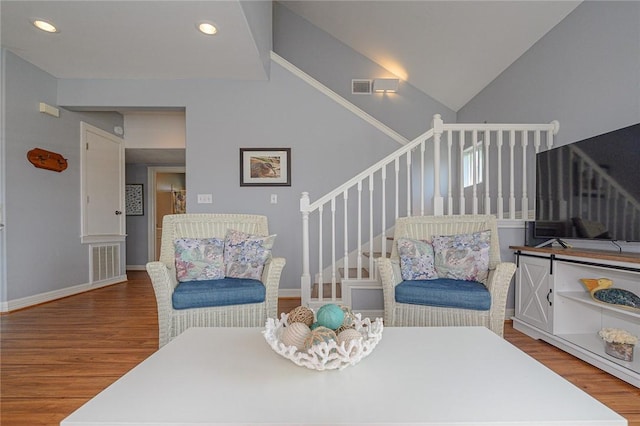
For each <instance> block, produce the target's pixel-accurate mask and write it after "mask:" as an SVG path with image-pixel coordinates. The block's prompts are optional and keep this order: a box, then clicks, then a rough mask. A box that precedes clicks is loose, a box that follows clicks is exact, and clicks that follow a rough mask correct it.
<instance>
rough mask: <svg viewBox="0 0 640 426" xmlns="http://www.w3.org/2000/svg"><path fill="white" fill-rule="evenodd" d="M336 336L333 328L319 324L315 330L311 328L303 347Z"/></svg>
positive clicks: (329, 339)
mask: <svg viewBox="0 0 640 426" xmlns="http://www.w3.org/2000/svg"><path fill="white" fill-rule="evenodd" d="M337 338H338V336H336V333H335V332H334V331H333V330H331V329H329V328H327V327H323V326H320V327H318V328H316V329H315V330H311V332H310V333H309V335H308V336H307V338H306V339H305V340H304V347H305V348H306V349H309V348H311V347H312V346H314V345H317V344H318V343H322V342H329V341H331V340H337Z"/></svg>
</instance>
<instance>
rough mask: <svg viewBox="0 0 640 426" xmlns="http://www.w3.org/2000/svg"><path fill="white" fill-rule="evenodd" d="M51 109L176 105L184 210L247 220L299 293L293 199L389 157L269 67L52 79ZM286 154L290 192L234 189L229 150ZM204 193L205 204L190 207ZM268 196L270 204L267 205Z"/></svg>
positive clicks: (379, 142) (353, 121)
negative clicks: (219, 76)
mask: <svg viewBox="0 0 640 426" xmlns="http://www.w3.org/2000/svg"><path fill="white" fill-rule="evenodd" d="M58 102H59V103H60V104H62V105H68V106H74V107H82V108H85V107H109V106H122V107H127V106H145V107H156V106H184V107H186V135H187V139H186V145H187V146H186V170H187V176H186V180H187V210H188V212H189V213H198V212H212V213H216V212H223V213H255V214H264V215H267V216H268V218H269V228H270V231H271V232H272V233H275V234H278V237H277V239H276V244H275V247H274V255H275V256H283V257H285V258H286V259H287V266H286V268H285V270H284V272H283V277H282V280H281V288H288V289H299V287H300V276H301V274H302V270H301V265H302V259H301V257H300V252H301V242H302V236H301V229H302V220H301V215H300V212H299V200H300V195H301V193H302V192H303V191H308V192H310V194H311V197H312V200H314V199H316V198H318V197H320V196H321V195H324V194H325V193H326V192H328V191H330V190H331V189H333V188H334V187H336V186H338V185H339V184H341V183H343V182H344V181H345V180H347V179H349V178H351V177H352V176H354V175H355V174H357V173H358V172H360V171H361V170H363V169H365V168H366V167H368V166H370V165H371V164H373V163H375V162H376V161H378V160H379V159H381V158H382V157H384V156H385V155H387V154H389V153H390V152H392V151H393V150H395V149H396V148H397V147H398V145H397V143H396V142H394V141H392V140H391V139H390V138H389V137H387V136H386V135H383V134H382V133H381V132H379V131H378V130H376V129H374V128H373V127H372V126H371V125H369V124H368V123H366V122H365V121H363V120H361V119H360V118H358V117H356V116H354V115H353V114H352V113H351V112H349V111H347V110H346V109H344V108H343V107H341V106H340V105H338V104H337V103H336V102H334V101H333V100H331V99H329V98H327V97H326V96H325V95H323V94H321V93H320V92H318V91H317V90H316V89H314V88H312V87H311V86H309V85H308V84H307V83H305V82H303V81H302V80H300V79H299V78H297V77H295V76H294V75H292V74H291V73H290V72H289V71H286V70H285V69H283V68H282V67H280V66H279V65H277V64H275V63H272V64H271V80H270V81H259V82H247V81H242V82H235V81H218V80H210V81H206V80H199V81H173V82H172V81H162V82H157V81H156V82H154V81H144V82H139V81H107V80H98V81H87V80H60V81H59V85H58ZM241 147H244V148H252V147H276V148H277V147H290V148H291V157H292V158H291V160H292V186H291V187H271V188H268V187H267V188H265V187H240V184H239V148H241ZM199 193H201V194H202V193H210V194H212V195H213V204H197V201H196V200H197V194H199ZM270 194H277V195H278V204H270V202H269V200H270Z"/></svg>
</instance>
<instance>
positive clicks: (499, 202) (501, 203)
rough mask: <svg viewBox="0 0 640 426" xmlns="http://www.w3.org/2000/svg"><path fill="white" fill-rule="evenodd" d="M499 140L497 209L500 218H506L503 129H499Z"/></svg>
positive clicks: (497, 143)
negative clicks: (503, 187)
mask: <svg viewBox="0 0 640 426" xmlns="http://www.w3.org/2000/svg"><path fill="white" fill-rule="evenodd" d="M497 136H498V140H497V142H496V145H497V147H498V182H497V187H498V194H497V195H496V211H497V212H498V219H503V218H504V198H503V197H502V186H503V185H504V181H503V180H502V130H498V134H497Z"/></svg>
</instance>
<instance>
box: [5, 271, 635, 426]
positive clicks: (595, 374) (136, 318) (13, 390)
mask: <svg viewBox="0 0 640 426" xmlns="http://www.w3.org/2000/svg"><path fill="white" fill-rule="evenodd" d="M128 274H129V278H130V280H129V281H128V282H126V283H123V284H116V285H113V286H110V287H106V288H102V289H99V290H95V291H92V292H88V293H84V294H80V295H77V296H73V297H69V298H66V299H61V300H58V301H54V302H50V303H47V304H43V305H40V306H36V307H33V308H28V309H24V310H21V311H17V312H14V313H10V314H5V315H2V316H0V322H1V330H0V331H1V340H0V345H1V355H2V357H1V364H0V368H1V374H0V392H1V400H0V404H1V405H0V424H1V425H2V426H13V425H57V424H59V422H60V421H61V420H62V419H64V418H65V417H66V416H68V415H69V414H71V412H73V411H74V410H76V409H77V408H78V407H80V406H81V405H82V404H84V403H85V402H86V401H87V400H89V399H91V398H92V397H93V396H95V395H96V394H97V393H98V392H100V391H101V390H102V389H104V388H105V387H107V386H109V385H110V384H111V383H113V382H114V381H115V380H116V379H118V378H119V377H120V376H122V375H123V374H124V373H126V372H127V371H129V370H130V369H131V368H133V367H134V366H136V365H137V364H138V363H140V362H141V361H143V360H144V359H145V358H147V357H148V356H149V355H150V354H151V353H153V352H154V351H155V350H156V349H157V345H158V337H157V316H156V306H155V299H154V296H153V289H152V288H151V284H150V282H149V279H148V277H147V275H146V272H129V273H128ZM298 303H299V300H296V299H283V300H281V301H280V309H279V311H284V312H288V311H289V310H290V309H291V308H292V307H294V306H297V304H298ZM505 338H506V339H507V340H508V341H510V342H511V343H513V344H514V345H516V346H517V347H519V348H520V349H522V350H523V351H525V352H527V353H528V354H530V355H531V356H532V357H534V358H536V359H537V360H538V361H540V362H541V363H543V364H545V365H546V366H547V367H549V368H550V369H552V370H554V371H556V372H557V373H558V374H560V375H562V376H563V377H565V378H566V379H567V380H568V381H570V382H572V383H573V384H575V385H576V386H578V387H579V388H581V389H583V390H584V391H585V392H587V393H589V394H591V395H592V396H593V397H594V398H596V399H598V400H600V401H601V402H602V403H604V404H605V405H607V406H609V407H610V408H611V409H613V410H614V411H616V412H618V413H619V414H621V415H622V416H623V417H625V418H626V419H627V420H628V421H629V425H630V426H640V389H638V388H635V387H633V386H631V385H629V384H627V383H625V382H623V381H621V380H618V379H616V378H615V377H612V376H610V375H609V374H606V373H604V372H602V371H600V370H598V369H597V368H595V367H592V366H590V365H589V364H586V363H584V362H582V361H580V360H578V359H576V358H574V357H573V356H571V355H568V354H566V353H564V352H562V351H560V350H559V349H556V348H555V347H553V346H551V345H548V344H546V343H544V342H540V341H536V340H533V339H530V338H529V337H527V336H525V335H523V334H521V333H519V332H517V331H515V330H514V329H513V327H512V326H511V323H509V322H508V323H507V326H506V328H505ZM636 355H637V354H636Z"/></svg>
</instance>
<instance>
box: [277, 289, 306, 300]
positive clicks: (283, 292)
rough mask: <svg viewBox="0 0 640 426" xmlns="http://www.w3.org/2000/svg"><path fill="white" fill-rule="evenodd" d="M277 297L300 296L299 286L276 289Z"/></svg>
mask: <svg viewBox="0 0 640 426" xmlns="http://www.w3.org/2000/svg"><path fill="white" fill-rule="evenodd" d="M278 297H283V298H294V297H297V298H301V297H302V292H301V291H300V289H299V288H281V289H279V290H278Z"/></svg>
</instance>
